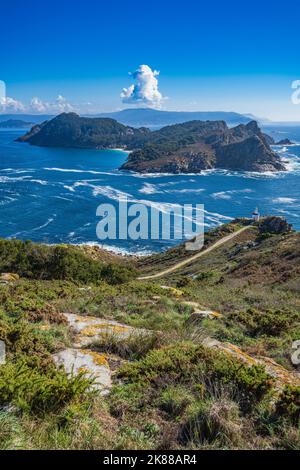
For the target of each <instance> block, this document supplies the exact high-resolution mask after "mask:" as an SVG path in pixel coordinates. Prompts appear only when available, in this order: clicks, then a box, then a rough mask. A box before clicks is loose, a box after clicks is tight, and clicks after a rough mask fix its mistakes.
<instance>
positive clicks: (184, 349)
mask: <svg viewBox="0 0 300 470" xmlns="http://www.w3.org/2000/svg"><path fill="white" fill-rule="evenodd" d="M119 376H120V377H122V378H123V379H125V380H126V381H129V382H131V383H144V384H145V386H147V385H146V384H147V383H150V384H151V385H152V386H153V387H157V386H161V385H162V384H164V385H173V384H179V383H186V382H187V381H188V382H190V383H204V384H205V383H207V384H208V385H209V386H211V384H212V383H213V384H219V385H226V386H228V387H231V388H234V389H235V391H236V393H237V396H238V399H239V401H240V403H241V405H242V406H243V407H244V408H245V409H247V408H249V407H250V406H251V405H252V404H253V403H255V402H257V401H259V400H260V399H262V397H263V396H264V395H265V394H266V393H268V391H269V390H270V388H271V386H272V383H273V382H272V379H271V377H270V376H269V375H268V374H267V373H266V372H265V370H264V368H263V367H262V366H257V365H253V366H251V367H250V366H248V365H246V364H245V363H243V362H241V361H239V360H238V359H235V358H232V357H230V356H228V355H226V354H224V353H220V352H217V351H213V350H210V349H207V348H205V347H204V346H202V345H196V344H193V343H188V342H183V343H176V344H172V345H170V346H166V347H163V348H161V349H157V350H152V351H150V352H149V353H148V354H147V355H146V356H145V357H144V358H142V359H140V360H139V361H137V362H135V363H133V364H127V365H125V366H124V367H123V368H122V369H121V370H120V371H119Z"/></svg>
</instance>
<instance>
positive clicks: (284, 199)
mask: <svg viewBox="0 0 300 470" xmlns="http://www.w3.org/2000/svg"><path fill="white" fill-rule="evenodd" d="M272 202H275V203H278V204H293V203H294V202H297V199H294V198H292V197H277V198H275V199H272Z"/></svg>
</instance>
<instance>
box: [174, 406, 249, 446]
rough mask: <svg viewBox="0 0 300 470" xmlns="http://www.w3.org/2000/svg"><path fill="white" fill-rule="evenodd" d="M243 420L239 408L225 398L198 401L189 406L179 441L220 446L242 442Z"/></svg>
mask: <svg viewBox="0 0 300 470" xmlns="http://www.w3.org/2000/svg"><path fill="white" fill-rule="evenodd" d="M241 431H242V421H241V419H240V416H239V408H238V406H237V404H236V403H235V402H233V401H230V400H226V399H224V398H221V399H218V400H208V401H201V402H200V401H198V402H195V403H193V404H192V405H190V406H189V408H188V409H187V413H186V418H185V421H184V423H183V424H182V425H181V427H180V431H179V441H180V442H181V443H183V444H185V445H186V444H188V443H189V444H190V443H193V444H196V445H199V444H200V445H201V444H204V443H206V442H207V443H209V444H211V443H214V444H216V443H217V445H218V446H220V447H227V446H236V445H238V444H239V443H240V440H241Z"/></svg>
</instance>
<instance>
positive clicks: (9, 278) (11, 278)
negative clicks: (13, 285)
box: [0, 273, 20, 283]
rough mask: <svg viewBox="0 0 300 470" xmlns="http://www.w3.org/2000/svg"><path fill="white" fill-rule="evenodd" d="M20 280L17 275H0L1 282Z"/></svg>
mask: <svg viewBox="0 0 300 470" xmlns="http://www.w3.org/2000/svg"><path fill="white" fill-rule="evenodd" d="M18 279H20V276H19V275H18V274H15V273H2V274H0V282H4V283H6V282H14V281H17V280H18Z"/></svg>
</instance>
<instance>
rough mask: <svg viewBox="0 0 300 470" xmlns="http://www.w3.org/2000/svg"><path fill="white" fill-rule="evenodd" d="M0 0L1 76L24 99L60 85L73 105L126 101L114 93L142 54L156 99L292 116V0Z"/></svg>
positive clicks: (51, 92)
mask: <svg viewBox="0 0 300 470" xmlns="http://www.w3.org/2000/svg"><path fill="white" fill-rule="evenodd" d="M3 3H4V2H2V5H1V11H0V13H1V29H0V39H1V45H2V46H1V54H0V57H1V62H0V79H1V80H4V81H5V83H6V86H7V96H9V97H11V98H13V99H14V100H17V101H18V102H22V103H24V106H25V105H26V106H28V103H29V102H30V100H31V99H32V98H33V97H38V99H39V100H41V102H42V103H48V104H50V105H51V103H52V104H53V103H55V100H56V98H57V96H58V95H62V96H63V97H64V100H66V102H67V103H71V104H72V106H74V107H75V108H76V109H78V110H81V111H90V112H96V111H99V112H100V111H111V110H116V109H120V108H125V107H128V106H129V104H127V103H122V100H121V98H120V93H121V91H122V88H124V87H125V88H127V89H128V87H129V86H130V85H131V84H133V83H134V78H133V77H132V76H129V75H128V72H130V71H131V72H133V71H135V70H136V69H137V68H138V66H139V65H141V64H147V65H148V66H150V67H151V68H152V69H153V70H158V71H160V75H157V76H156V79H157V80H158V88H159V91H160V93H161V94H162V95H163V97H166V98H167V99H164V100H162V102H161V105H162V107H163V109H172V110H225V111H226V110H227V111H229V110H234V111H237V112H244V113H253V114H255V115H258V116H262V117H268V118H271V119H274V120H299V121H300V105H298V106H296V105H294V104H292V102H291V94H292V90H291V83H292V81H294V80H297V79H299V80H300V66H299V49H300V46H299V37H298V31H299V18H300V15H299V14H300V4H299V2H298V1H296V0H294V1H289V0H286V1H285V2H281V4H279V3H278V4H276V3H275V2H274V1H273V2H272V1H263V0H261V1H257V0H251V1H248V2H245V1H242V0H240V1H238V2H237V1H231V2H230V1H229V2H224V1H222V2H221V1H211V2H208V1H207V0H206V1H205V2H202V1H199V0H198V1H194V0H186V1H185V2H182V1H180V2H176V1H172V2H171V1H169V0H160V1H157V0H152V1H151V2H142V1H136V0H132V1H128V2H125V1H122V2H121V1H113V0H111V1H110V2H107V1H105V2H104V1H101V0H98V1H96V0H85V1H80V2H79V1H75V0H73V1H68V0H60V1H57V0H52V1H48V0H44V1H42V2H41V1H40V0H39V1H37V0H27V1H26V2H24V1H21V0H10V1H9V2H6V4H3ZM61 102H62V101H61ZM63 102H65V101H63ZM131 105H134V103H133V100H132V104H131Z"/></svg>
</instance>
